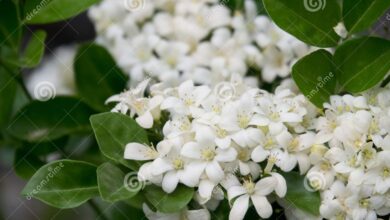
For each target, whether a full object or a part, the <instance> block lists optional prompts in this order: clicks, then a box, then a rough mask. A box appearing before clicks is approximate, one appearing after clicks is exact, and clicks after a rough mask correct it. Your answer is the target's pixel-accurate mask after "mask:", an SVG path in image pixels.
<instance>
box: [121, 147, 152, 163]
mask: <svg viewBox="0 0 390 220" xmlns="http://www.w3.org/2000/svg"><path fill="white" fill-rule="evenodd" d="M152 152H153V149H152V148H150V147H148V146H145V145H143V144H140V143H129V144H127V145H126V149H125V155H124V157H125V159H129V160H153V159H155V158H156V156H155V155H154V154H153V153H152Z"/></svg>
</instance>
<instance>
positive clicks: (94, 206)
mask: <svg viewBox="0 0 390 220" xmlns="http://www.w3.org/2000/svg"><path fill="white" fill-rule="evenodd" d="M88 205H89V206H90V207H91V208H92V209H93V211H94V212H95V213H96V215H97V219H98V218H99V219H101V220H108V218H107V217H106V216H105V215H104V213H103V212H102V210H101V209H100V208H99V206H98V205H97V204H96V203H95V202H94V201H93V200H92V199H90V200H88Z"/></svg>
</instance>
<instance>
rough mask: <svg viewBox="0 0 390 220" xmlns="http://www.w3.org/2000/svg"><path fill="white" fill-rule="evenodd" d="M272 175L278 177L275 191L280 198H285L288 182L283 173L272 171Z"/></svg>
mask: <svg viewBox="0 0 390 220" xmlns="http://www.w3.org/2000/svg"><path fill="white" fill-rule="evenodd" d="M271 175H272V176H273V177H274V178H275V179H276V186H275V193H276V195H278V196H279V197H280V198H283V197H284V196H285V195H286V193H287V183H286V180H285V179H284V177H283V176H282V175H280V174H279V173H271Z"/></svg>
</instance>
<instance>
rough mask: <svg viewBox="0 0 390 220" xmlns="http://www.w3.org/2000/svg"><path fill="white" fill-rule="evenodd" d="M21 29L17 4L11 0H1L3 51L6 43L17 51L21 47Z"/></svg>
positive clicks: (0, 34)
mask: <svg viewBox="0 0 390 220" xmlns="http://www.w3.org/2000/svg"><path fill="white" fill-rule="evenodd" d="M21 29H22V28H21V25H20V22H19V19H18V13H17V8H16V5H15V4H14V3H13V2H12V1H11V0H2V1H0V44H1V49H0V50H1V51H2V50H3V49H4V45H5V44H6V45H9V46H10V47H11V48H12V49H13V50H15V51H17V49H18V48H19V42H20V37H21ZM2 52H3V51H2ZM2 54H3V53H2Z"/></svg>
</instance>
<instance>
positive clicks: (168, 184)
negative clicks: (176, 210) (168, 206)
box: [162, 171, 179, 193]
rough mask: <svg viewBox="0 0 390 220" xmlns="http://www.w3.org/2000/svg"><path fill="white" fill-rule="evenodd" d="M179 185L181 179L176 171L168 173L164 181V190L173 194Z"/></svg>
mask: <svg viewBox="0 0 390 220" xmlns="http://www.w3.org/2000/svg"><path fill="white" fill-rule="evenodd" d="M178 183H179V178H177V174H176V172H175V171H171V172H168V173H167V174H165V176H164V179H163V181H162V188H163V190H164V191H165V192H166V193H171V192H173V191H175V189H176V187H177V184H178Z"/></svg>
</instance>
